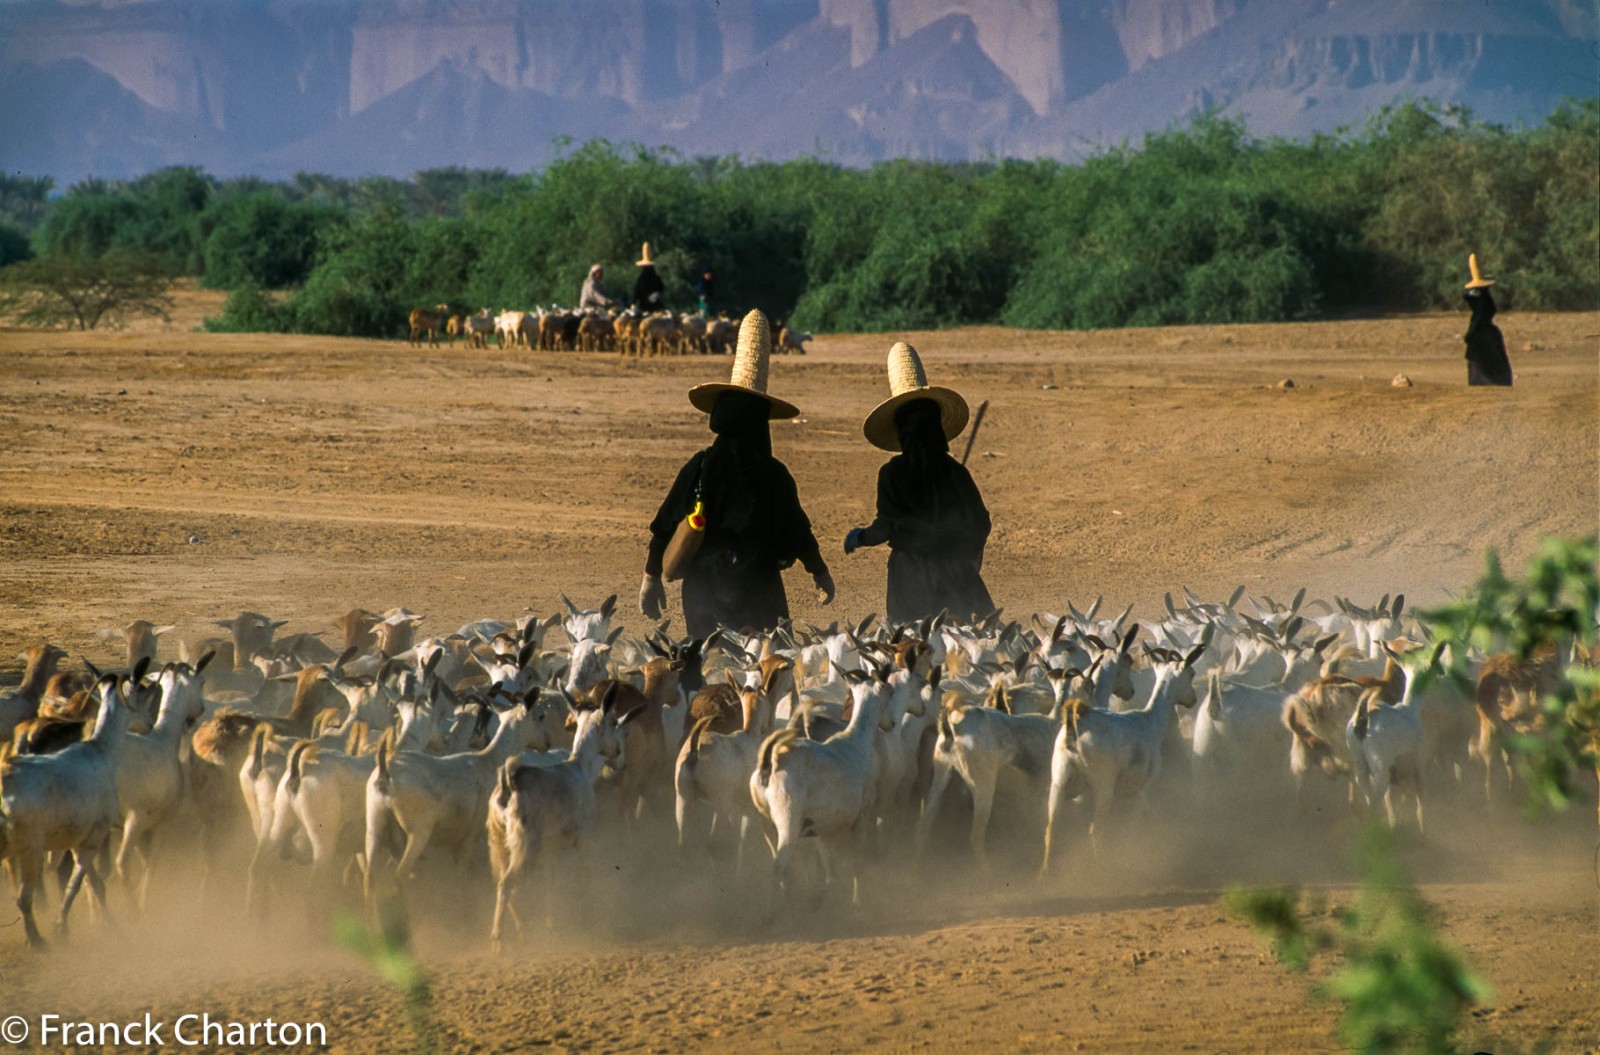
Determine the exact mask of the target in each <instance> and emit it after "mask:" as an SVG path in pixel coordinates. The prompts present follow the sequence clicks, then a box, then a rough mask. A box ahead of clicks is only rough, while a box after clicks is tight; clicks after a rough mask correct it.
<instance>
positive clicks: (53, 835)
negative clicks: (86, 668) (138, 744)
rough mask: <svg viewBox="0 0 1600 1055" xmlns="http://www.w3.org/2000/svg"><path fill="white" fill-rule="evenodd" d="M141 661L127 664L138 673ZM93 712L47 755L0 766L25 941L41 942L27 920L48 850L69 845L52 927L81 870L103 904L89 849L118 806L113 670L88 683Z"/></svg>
mask: <svg viewBox="0 0 1600 1055" xmlns="http://www.w3.org/2000/svg"><path fill="white" fill-rule="evenodd" d="M143 674H144V668H143V666H142V665H141V666H140V667H136V668H135V670H134V675H135V679H137V678H138V677H142V676H143ZM95 691H96V693H97V694H98V695H99V697H100V716H99V719H98V720H97V721H96V722H95V729H94V734H93V735H92V736H90V737H89V739H87V740H83V741H80V742H78V743H75V744H71V745H69V746H67V747H64V748H62V749H61V750H60V751H58V752H56V753H55V754H50V755H21V756H18V757H15V758H12V759H10V760H8V761H7V762H6V763H5V765H4V766H3V767H0V814H3V815H4V817H5V822H6V840H7V846H6V856H7V860H9V861H11V862H13V867H14V868H15V869H16V873H15V874H16V877H17V881H18V888H19V890H18V895H17V909H18V911H20V912H21V913H22V924H23V930H24V933H25V934H26V936H27V940H28V944H29V945H32V946H33V947H34V948H40V947H42V946H43V945H44V938H43V936H42V935H40V933H39V928H38V927H37V926H36V925H35V923H34V920H33V896H34V894H35V892H36V891H38V889H39V887H40V883H41V881H42V880H43V878H44V859H45V855H46V854H48V853H70V854H72V857H73V869H72V878H71V879H70V880H69V881H68V883H67V890H66V893H65V894H64V895H63V897H62V899H61V912H60V915H59V916H58V917H57V927H58V928H59V929H60V930H61V932H62V933H65V932H66V929H67V914H68V913H69V912H70V911H71V910H72V902H73V900H74V899H75V898H76V897H77V896H78V890H79V889H80V888H81V887H82V885H83V881H84V879H85V878H87V879H88V880H89V887H90V889H91V890H92V891H93V892H94V896H95V899H96V900H97V901H98V902H99V903H100V906H101V909H102V910H104V908H105V900H106V892H105V883H104V881H103V880H102V878H101V876H100V873H99V872H97V871H96V870H95V866H94V857H95V855H96V854H97V853H99V852H100V850H101V848H102V847H103V846H104V845H105V842H106V839H107V837H108V836H109V834H110V832H111V830H112V829H113V828H115V827H116V826H117V823H118V821H120V820H121V813H120V811H119V809H118V806H117V760H118V756H119V755H120V754H121V753H122V747H123V742H124V740H125V739H126V735H125V734H126V729H127V724H128V706H127V702H126V697H125V695H124V691H123V686H122V684H121V683H120V682H119V679H118V678H117V677H116V676H115V675H107V676H105V677H102V678H101V679H100V681H99V683H98V684H97V685H96V687H95Z"/></svg>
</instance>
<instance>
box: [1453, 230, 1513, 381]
mask: <svg viewBox="0 0 1600 1055" xmlns="http://www.w3.org/2000/svg"><path fill="white" fill-rule="evenodd" d="M1467 267H1468V269H1469V270H1470V271H1471V272H1472V281H1471V282H1468V283H1467V291H1466V298H1467V305H1468V306H1469V307H1470V308H1471V309H1472V321H1471V322H1469V323H1468V324H1467V333H1466V336H1465V337H1464V338H1463V339H1464V340H1465V341H1466V344H1467V355H1466V358H1467V384H1469V385H1505V386H1507V387H1510V385H1511V358H1510V356H1508V355H1506V341H1505V338H1504V337H1503V336H1501V333H1500V327H1498V326H1496V325H1495V324H1494V296H1493V295H1492V294H1491V293H1490V292H1489V287H1490V286H1492V285H1494V279H1492V278H1484V277H1483V276H1482V275H1480V274H1479V273H1478V256H1477V254H1476V253H1474V254H1471V255H1469V256H1468V257H1467Z"/></svg>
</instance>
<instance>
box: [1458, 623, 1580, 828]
mask: <svg viewBox="0 0 1600 1055" xmlns="http://www.w3.org/2000/svg"><path fill="white" fill-rule="evenodd" d="M1563 680H1564V677H1563V674H1562V670H1561V658H1560V652H1559V650H1558V649H1557V648H1556V646H1555V645H1553V644H1546V645H1541V646H1539V647H1538V648H1537V649H1535V650H1534V651H1533V653H1532V654H1531V655H1528V656H1521V655H1518V654H1517V653H1515V652H1501V653H1498V654H1496V655H1493V656H1490V657H1489V658H1488V659H1485V660H1484V661H1483V664H1482V666H1480V667H1479V668H1478V686H1477V692H1476V694H1475V699H1474V702H1475V704H1476V706H1477V709H1478V736H1477V739H1476V740H1474V741H1473V743H1472V744H1471V745H1470V747H1469V751H1470V753H1471V754H1472V755H1473V756H1474V757H1476V758H1479V759H1482V760H1483V797H1484V799H1485V801H1487V800H1488V799H1489V798H1490V795H1491V792H1492V789H1493V783H1494V750H1495V740H1496V739H1502V740H1503V739H1504V738H1505V737H1506V736H1507V734H1511V735H1515V734H1518V733H1526V732H1532V731H1534V730H1536V729H1538V728H1540V727H1541V726H1543V724H1544V712H1543V710H1542V703H1541V701H1542V700H1543V699H1544V697H1545V696H1548V695H1550V694H1552V693H1555V692H1558V691H1560V689H1561V684H1562V682H1563ZM1502 757H1503V761H1504V764H1505V767H1506V779H1507V781H1510V780H1513V779H1515V774H1514V773H1513V772H1512V769H1511V760H1510V758H1509V757H1505V756H1504V754H1503V753H1502Z"/></svg>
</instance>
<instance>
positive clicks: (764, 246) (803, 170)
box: [0, 99, 1600, 336]
mask: <svg viewBox="0 0 1600 1055" xmlns="http://www.w3.org/2000/svg"><path fill="white" fill-rule="evenodd" d="M1597 153H1600V101H1597V100H1594V99H1586V100H1583V101H1581V102H1580V101H1574V102H1571V103H1568V104H1566V105H1563V106H1562V107H1561V108H1559V109H1558V110H1556V111H1555V112H1554V113H1552V114H1551V115H1550V116H1549V118H1548V119H1547V120H1546V121H1544V122H1543V123H1542V124H1540V125H1538V126H1536V127H1532V128H1519V129H1506V128H1501V127H1498V126H1493V125H1485V124H1482V123H1480V122H1478V121H1476V120H1475V119H1474V118H1473V117H1472V115H1471V114H1470V113H1468V112H1467V111H1465V110H1462V109H1460V108H1451V107H1440V106H1437V105H1434V104H1431V103H1428V102H1414V103H1406V104H1403V105H1397V106H1390V107H1386V108H1384V109H1383V110H1381V111H1379V112H1378V113H1377V114H1376V115H1375V116H1374V117H1373V118H1372V119H1371V120H1370V121H1369V122H1367V124H1366V125H1365V126H1364V127H1362V128H1360V129H1357V130H1355V131H1353V132H1347V131H1341V132H1339V133H1337V134H1333V135H1319V136H1314V137H1312V138H1310V139H1309V140H1306V141H1303V142H1294V141H1287V140H1280V139H1264V140H1258V139H1253V138H1251V137H1250V136H1249V135H1248V134H1247V133H1246V130H1245V128H1244V126H1243V125H1242V124H1241V123H1240V122H1238V121H1234V120H1229V119H1225V118H1221V117H1219V116H1217V115H1215V114H1208V115H1203V116H1201V117H1199V118H1197V119H1195V120H1194V121H1192V122H1190V123H1189V124H1188V125H1187V126H1186V127H1181V128H1172V129H1168V130H1166V131H1164V132H1161V133H1157V134H1153V135H1149V136H1146V137H1145V138H1144V140H1143V141H1142V143H1140V144H1139V145H1138V146H1137V147H1122V148H1118V149H1113V150H1109V151H1107V152H1105V153H1104V154H1102V155H1100V156H1097V157H1094V158H1091V159H1089V160H1087V161H1085V162H1083V163H1082V164H1076V165H1065V164H1061V163H1059V162H1055V161H1004V162H994V163H978V164H971V163H968V164H943V163H934V162H917V161H890V162H884V163H881V164H878V165H874V166H872V167H870V168H866V169H846V168H842V167H840V166H838V165H833V164H828V163H825V162H822V161H819V160H816V159H803V160H798V161H790V162H784V163H781V164H777V163H767V162H759V163H745V162H741V161H739V160H738V159H736V158H693V159H685V158H682V157H680V156H679V155H677V154H676V153H674V152H672V151H670V150H651V149H646V148H644V147H638V146H618V145H614V144H611V143H607V142H604V141H594V142H590V143H586V144H583V145H581V146H577V147H572V146H571V145H570V144H562V147H561V153H560V155H559V156H558V157H557V159H556V160H555V161H554V162H552V163H551V164H550V165H549V166H547V167H546V168H544V169H543V170H541V171H539V172H536V173H530V174H528V175H523V176H512V175H509V174H507V173H505V172H503V171H500V170H493V171H489V172H472V171H468V170H465V169H459V168H445V169H434V170H429V171H426V172H418V173H416V174H414V175H413V176H412V177H410V178H409V179H405V180H398V179H390V178H385V177H371V178H366V179H361V180H344V179H336V178H334V177H330V176H325V175H319V174H308V173H301V174H299V175H297V176H295V177H294V178H293V179H292V180H289V181H286V182H283V183H278V184H269V183H266V182H264V181H262V180H259V179H252V178H242V179H234V180H229V181H225V182H219V181H216V180H214V179H212V178H210V177H208V176H206V175H205V174H204V173H202V172H200V171H199V170H196V169H187V168H172V169H162V170H160V171H158V172H155V173H152V174H150V175H149V176H146V177H144V178H143V179H139V180H135V181H132V182H129V183H106V182H104V181H96V180H86V181H84V182H82V183H79V184H76V185H74V186H73V187H71V188H69V189H68V191H67V193H66V195H65V196H64V197H62V198H60V199H57V200H53V201H45V200H44V197H43V196H45V195H47V194H48V190H49V185H48V181H38V180H28V179H27V178H25V177H16V178H11V179H9V180H6V181H0V210H5V212H4V213H3V214H0V220H4V219H5V218H6V217H7V216H9V217H10V218H11V222H12V223H13V224H15V225H16V226H17V228H18V229H20V230H22V231H23V232H24V233H28V234H29V235H30V237H31V238H32V239H33V242H34V247H35V248H36V249H38V250H39V251H41V252H44V253H46V254H56V255H62V254H72V255H76V256H85V257H94V256H99V255H102V254H103V253H105V252H106V251H108V250H110V249H118V248H126V249H135V250H139V251H143V252H149V253H156V254H159V255H161V256H163V257H164V258H165V259H166V260H168V261H169V262H170V263H169V266H170V267H172V268H173V269H174V270H176V271H179V272H182V273H187V274H192V275H202V274H203V276H204V280H205V282H206V284H207V285H209V286H212V287H214V288H240V287H243V286H245V285H256V286H261V287H264V288H285V287H291V286H296V285H303V286H304V289H303V291H302V292H301V294H300V295H299V296H298V297H297V304H296V307H295V309H294V312H293V315H294V319H295V325H296V326H298V327H301V328H304V329H306V330H308V331H311V332H321V333H335V334H338V333H345V334H363V335H367V336H379V335H383V336H399V335H400V334H401V333H403V332H404V317H405V313H406V311H408V310H409V309H410V308H412V307H416V306H420V305H433V304H441V303H443V304H451V305H456V306H459V307H463V308H465V307H471V308H473V309H481V308H485V307H491V308H496V309H501V308H524V309H526V308H531V307H533V306H535V305H547V304H571V303H573V302H574V301H575V300H576V298H577V295H578V290H579V288H580V286H581V285H582V282H583V279H584V276H585V274H586V273H587V271H588V268H589V265H590V264H592V263H601V264H603V265H605V266H606V271H607V273H606V279H605V284H606V289H607V292H608V293H609V294H610V295H611V296H612V297H614V298H617V299H622V300H626V299H627V298H628V296H629V294H630V292H631V289H632V283H633V280H634V275H635V272H634V269H633V261H634V260H635V259H636V257H637V255H638V252H639V246H640V244H641V243H643V242H646V241H648V242H650V243H651V244H652V246H653V248H654V251H655V255H656V258H657V261H658V264H657V270H658V271H659V272H660V274H661V276H662V279H663V281H664V282H665V284H666V300H667V304H668V306H669V307H672V308H675V309H680V310H681V309H687V308H690V307H691V306H692V305H693V304H694V300H695V295H694V285H695V280H696V279H697V277H698V276H699V274H700V272H701V270H702V269H703V268H705V267H710V268H711V269H712V270H713V272H714V273H715V275H716V285H717V297H716V300H717V304H716V305H715V306H716V307H720V308H722V309H725V310H728V311H729V312H730V313H733V314H737V313H738V312H741V311H743V310H746V309H748V308H753V307H758V308H761V309H763V310H765V311H766V312H767V313H768V314H769V315H771V316H772V317H773V318H775V319H788V320H791V321H792V322H793V323H794V324H795V325H797V326H800V327H802V328H805V329H812V330H867V331H875V330H890V329H907V328H921V327H939V326H954V325H963V324H971V323H991V322H999V323H1004V324H1007V325H1013V326H1028V327H1050V328H1057V327H1062V328H1100V327H1114V326H1136V325H1137V326H1157V325H1169V324H1178V323H1230V322H1266V321H1279V320H1296V319H1310V318H1318V317H1324V316H1327V315H1330V314H1348V313H1352V312H1362V311H1370V310H1380V309H1381V310H1419V309H1455V308H1459V306H1460V303H1459V298H1460V294H1461V286H1462V283H1463V282H1464V280H1465V279H1464V276H1465V265H1466V256H1467V254H1468V253H1469V252H1476V253H1477V254H1478V256H1479V259H1480V261H1481V262H1482V263H1483V264H1484V265H1485V267H1486V268H1487V269H1488V270H1489V271H1490V272H1491V273H1492V274H1493V275H1494V276H1495V277H1496V278H1497V279H1498V280H1499V282H1500V286H1499V287H1498V289H1497V293H1499V295H1500V301H1501V303H1502V304H1504V305H1505V306H1508V307H1509V306H1513V305H1514V306H1516V307H1520V308H1546V309H1581V308H1592V307H1593V306H1594V305H1595V304H1596V303H1600V254H1596V252H1595V245H1596V244H1597V243H1600V180H1597V176H1596V172H1595V168H1594V164H1593V159H1594V157H1595V156H1596V154H1597ZM35 225H36V226H35Z"/></svg>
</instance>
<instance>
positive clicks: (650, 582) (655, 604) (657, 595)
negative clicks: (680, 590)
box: [639, 572, 667, 619]
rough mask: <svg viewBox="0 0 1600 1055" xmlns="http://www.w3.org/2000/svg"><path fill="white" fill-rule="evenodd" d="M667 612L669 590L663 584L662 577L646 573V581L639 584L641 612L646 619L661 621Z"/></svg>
mask: <svg viewBox="0 0 1600 1055" xmlns="http://www.w3.org/2000/svg"><path fill="white" fill-rule="evenodd" d="M666 610H667V588H666V587H665V586H663V585H662V584H661V577H660V576H658V575H651V574H650V573H649V572H645V575H644V581H643V582H641V583H640V584H639V611H640V612H643V613H644V617H645V618H646V619H660V618H661V613H662V612H665V611H666Z"/></svg>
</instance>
